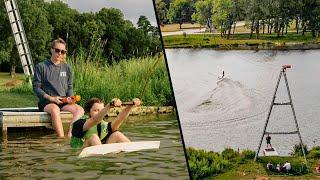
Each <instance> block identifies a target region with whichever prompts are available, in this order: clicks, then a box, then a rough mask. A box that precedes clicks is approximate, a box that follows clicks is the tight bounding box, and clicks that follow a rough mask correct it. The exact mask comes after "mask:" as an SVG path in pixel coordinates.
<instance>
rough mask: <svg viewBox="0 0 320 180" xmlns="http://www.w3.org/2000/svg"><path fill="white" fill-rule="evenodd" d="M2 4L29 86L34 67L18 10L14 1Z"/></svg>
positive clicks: (6, 0)
mask: <svg viewBox="0 0 320 180" xmlns="http://www.w3.org/2000/svg"><path fill="white" fill-rule="evenodd" d="M4 3H5V7H6V11H7V14H8V17H9V21H10V25H11V29H12V34H13V36H14V39H15V42H16V46H17V49H18V53H19V57H20V61H21V64H22V68H23V72H24V74H25V75H26V76H27V77H28V78H29V83H30V84H31V78H30V76H33V75H34V70H33V69H34V67H33V63H32V58H31V53H30V48H29V45H28V40H27V37H26V34H25V31H24V28H23V23H22V19H21V17H20V13H19V9H18V6H17V4H16V2H15V0H4ZM30 72H31V73H30Z"/></svg>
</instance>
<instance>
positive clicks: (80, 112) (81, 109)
mask: <svg viewBox="0 0 320 180" xmlns="http://www.w3.org/2000/svg"><path fill="white" fill-rule="evenodd" d="M77 112H78V114H80V115H83V114H84V110H83V108H82V107H81V106H78V107H77Z"/></svg>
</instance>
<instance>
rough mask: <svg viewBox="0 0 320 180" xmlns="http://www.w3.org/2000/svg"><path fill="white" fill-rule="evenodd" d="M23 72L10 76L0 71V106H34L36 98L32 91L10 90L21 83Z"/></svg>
mask: <svg viewBox="0 0 320 180" xmlns="http://www.w3.org/2000/svg"><path fill="white" fill-rule="evenodd" d="M23 79H24V74H17V77H15V78H11V76H10V74H9V73H7V72H0V99H1V101H0V108H11V107H12V108H13V107H14V108H15V107H36V106H37V102H38V99H37V97H36V96H35V95H33V94H32V93H19V92H15V93H13V92H10V91H9V90H10V89H11V88H14V87H16V86H18V85H21V84H22V83H23Z"/></svg>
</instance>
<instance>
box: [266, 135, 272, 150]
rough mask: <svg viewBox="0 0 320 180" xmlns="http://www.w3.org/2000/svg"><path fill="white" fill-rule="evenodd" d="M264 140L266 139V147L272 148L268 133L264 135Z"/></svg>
mask: <svg viewBox="0 0 320 180" xmlns="http://www.w3.org/2000/svg"><path fill="white" fill-rule="evenodd" d="M266 141H267V149H272V145H271V136H270V135H269V133H268V135H267V137H266Z"/></svg>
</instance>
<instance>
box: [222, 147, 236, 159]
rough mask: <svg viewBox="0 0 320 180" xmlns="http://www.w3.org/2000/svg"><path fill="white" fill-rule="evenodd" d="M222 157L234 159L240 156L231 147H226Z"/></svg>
mask: <svg viewBox="0 0 320 180" xmlns="http://www.w3.org/2000/svg"><path fill="white" fill-rule="evenodd" d="M221 155H222V157H223V158H224V159H227V160H234V159H236V158H237V157H238V156H239V153H238V152H237V151H235V150H233V149H231V148H226V149H225V150H223V151H222V153H221Z"/></svg>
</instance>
